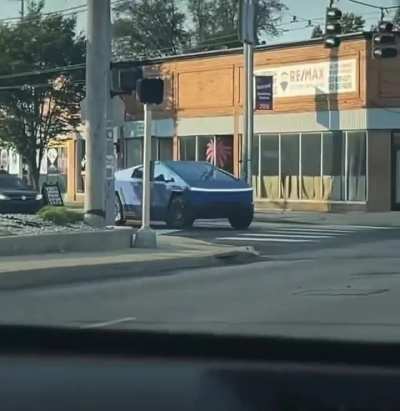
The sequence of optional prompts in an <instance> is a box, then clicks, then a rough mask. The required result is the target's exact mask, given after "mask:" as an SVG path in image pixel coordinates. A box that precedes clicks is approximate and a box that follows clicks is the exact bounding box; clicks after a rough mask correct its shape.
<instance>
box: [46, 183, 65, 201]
mask: <svg viewBox="0 0 400 411" xmlns="http://www.w3.org/2000/svg"><path fill="white" fill-rule="evenodd" d="M42 192H43V197H44V201H45V203H46V204H48V205H51V206H54V207H62V206H63V205H64V201H63V198H62V195H61V191H60V187H59V185H58V184H47V183H45V184H43V189H42Z"/></svg>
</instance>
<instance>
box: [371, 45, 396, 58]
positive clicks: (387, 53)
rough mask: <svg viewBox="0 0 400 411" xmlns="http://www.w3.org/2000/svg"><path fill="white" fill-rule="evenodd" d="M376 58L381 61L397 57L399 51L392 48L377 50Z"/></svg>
mask: <svg viewBox="0 0 400 411" xmlns="http://www.w3.org/2000/svg"><path fill="white" fill-rule="evenodd" d="M374 57H376V58H381V59H382V58H383V59H384V58H394V57H397V49H395V48H392V47H390V48H389V47H388V48H378V49H375V50H374Z"/></svg>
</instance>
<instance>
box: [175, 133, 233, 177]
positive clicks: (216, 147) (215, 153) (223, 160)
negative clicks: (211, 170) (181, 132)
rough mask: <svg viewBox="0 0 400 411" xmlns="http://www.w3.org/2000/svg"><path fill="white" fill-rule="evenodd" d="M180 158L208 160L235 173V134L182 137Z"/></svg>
mask: <svg viewBox="0 0 400 411" xmlns="http://www.w3.org/2000/svg"><path fill="white" fill-rule="evenodd" d="M196 150H197V151H196ZM180 160H190V161H208V162H209V163H212V164H214V165H216V166H217V167H219V168H222V169H224V170H226V171H228V172H230V173H233V136H231V135H229V136H188V137H180Z"/></svg>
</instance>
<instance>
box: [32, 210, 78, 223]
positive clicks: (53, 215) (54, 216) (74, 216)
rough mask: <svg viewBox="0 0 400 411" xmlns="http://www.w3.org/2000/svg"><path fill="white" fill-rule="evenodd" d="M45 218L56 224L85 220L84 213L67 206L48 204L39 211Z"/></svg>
mask: <svg viewBox="0 0 400 411" xmlns="http://www.w3.org/2000/svg"><path fill="white" fill-rule="evenodd" d="M37 214H38V215H39V216H40V217H41V218H42V219H43V220H45V221H51V222H52V223H54V224H56V225H67V224H75V223H79V222H81V221H83V213H81V212H79V211H74V210H69V209H67V208H65V207H52V206H46V207H43V208H42V209H40V210H39V211H38V213H37Z"/></svg>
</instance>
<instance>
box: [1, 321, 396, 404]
mask: <svg viewBox="0 0 400 411" xmlns="http://www.w3.org/2000/svg"><path fill="white" fill-rule="evenodd" d="M0 335H1V336H2V338H1V341H0V356H1V360H0V381H1V384H0V393H1V409H2V411H3V410H39V409H40V410H85V411H86V410H97V411H98V410H129V409H132V410H133V409H135V410H169V409H174V410H207V411H211V410H229V411H235V410H282V411H310V410H311V411H314V410H315V411H317V410H318V411H325V410H326V411H364V410H365V411H378V410H379V411H381V410H390V411H392V410H393V411H394V410H399V409H400V393H399V390H398V387H399V384H400V361H399V348H400V345H399V344H375V343H368V344H367V343H345V342H335V341H308V340H292V339H284V338H251V337H241V336H240V337H234V336H216V335H182V334H180V335H176V334H165V333H148V332H137V331H135V332H130V331H98V330H69V329H55V328H35V327H2V330H1V334H0Z"/></svg>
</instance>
